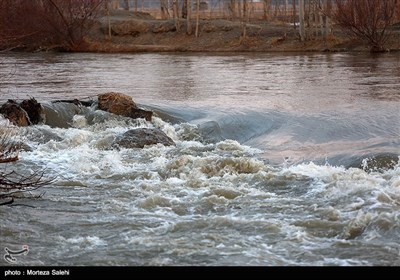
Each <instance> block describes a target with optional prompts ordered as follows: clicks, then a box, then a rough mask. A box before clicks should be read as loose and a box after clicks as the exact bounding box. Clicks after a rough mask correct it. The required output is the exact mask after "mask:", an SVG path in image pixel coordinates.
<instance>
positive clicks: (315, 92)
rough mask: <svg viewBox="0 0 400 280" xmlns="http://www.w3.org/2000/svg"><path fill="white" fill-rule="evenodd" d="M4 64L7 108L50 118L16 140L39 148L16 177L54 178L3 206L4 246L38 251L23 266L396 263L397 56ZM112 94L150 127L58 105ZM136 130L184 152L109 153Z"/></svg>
mask: <svg viewBox="0 0 400 280" xmlns="http://www.w3.org/2000/svg"><path fill="white" fill-rule="evenodd" d="M0 64H1V68H0V99H1V101H2V102H4V101H5V100H6V99H8V98H13V99H24V98H27V97H34V98H36V99H37V100H38V101H40V102H42V103H43V104H44V105H45V106H46V108H47V111H46V112H47V115H46V117H47V121H48V122H47V123H46V124H43V125H37V126H33V127H29V128H19V129H18V131H17V136H15V137H16V138H18V139H22V140H23V141H24V142H25V143H27V144H28V145H29V146H30V147H31V149H30V150H25V151H22V152H21V153H20V160H19V161H18V162H16V163H13V164H8V165H7V166H6V167H5V168H7V169H9V170H17V171H18V172H20V173H24V172H28V173H26V174H29V172H33V171H34V170H42V169H45V170H46V176H47V177H49V178H54V179H55V181H54V182H53V183H52V184H50V185H49V186H46V187H43V188H40V189H39V190H37V191H35V192H34V194H43V195H42V197H40V198H37V199H33V198H31V197H29V196H28V195H26V194H25V195H24V196H23V197H21V198H20V199H18V200H17V201H16V202H15V205H14V206H11V207H8V206H3V207H0V216H1V219H2V222H1V224H0V230H1V234H0V249H1V250H4V249H3V247H8V248H10V249H11V248H14V249H15V250H16V249H21V246H22V245H28V246H29V253H28V254H26V255H21V256H18V257H17V259H18V264H19V265H123V266H125V265H134V266H136V265H140V266H141V265H146V266H147V265H184V266H186V265H196V266H197V265H201V266H215V265H218V266H220V265H251V266H259V265H262V266H265V265H266V266H271V265H273V266H276V265H278V266H279V265H285V266H286V265H301V266H303V265H317V266H327V265H338V266H342V265H350V266H352V265H362V266H371V265H390V266H392V265H400V243H399V242H398V236H399V235H400V163H399V156H400V125H399V124H400V90H399V88H400V56H399V55H398V54H384V55H377V56H373V55H370V54H357V53H326V54H312V53H302V54H301V53H299V54H297V53H291V54H279V53H273V54H260V53H255V54H252V53H243V54H241V53H239V54H237V53H236V54H219V53H215V54H201V53H196V54H181V53H179V54H150V53H148V54H92V53H76V54H69V53H35V54H29V53H1V54H0ZM109 91H116V92H122V93H125V94H129V95H130V96H132V97H133V98H134V100H135V102H137V103H138V104H139V106H141V107H143V108H145V109H150V110H153V111H154V112H155V116H154V117H153V119H152V121H151V122H146V121H144V120H130V119H125V118H122V117H116V116H110V115H104V114H101V113H100V112H99V111H95V110H94V109H93V108H91V109H86V110H82V111H79V110H78V111H77V110H76V108H75V109H71V108H72V107H71V106H70V105H65V104H64V105H63V104H60V103H56V104H53V103H51V102H50V101H51V100H56V99H73V98H78V99H84V100H91V99H92V100H96V95H97V94H99V93H105V92H109ZM50 112H52V114H50ZM57 118H58V119H59V120H54V119H57ZM58 124H59V125H58ZM136 127H157V128H160V129H162V130H163V131H164V132H165V133H166V134H167V135H169V136H170V137H171V138H172V139H173V140H174V141H175V142H176V146H171V147H164V146H162V145H155V146H150V147H146V148H144V149H120V150H116V149H110V143H111V142H112V140H113V139H114V138H115V137H116V136H117V135H119V134H121V133H123V132H125V131H127V130H129V129H133V128H136ZM37 135H42V136H43V135H45V136H46V137H44V136H43V137H42V138H41V137H38V136H37ZM0 263H3V265H4V264H6V262H5V260H3V259H2V260H1V261H0Z"/></svg>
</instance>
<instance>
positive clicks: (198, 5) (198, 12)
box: [195, 0, 200, 37]
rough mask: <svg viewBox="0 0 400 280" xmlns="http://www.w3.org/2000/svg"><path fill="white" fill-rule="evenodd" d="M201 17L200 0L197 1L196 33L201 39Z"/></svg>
mask: <svg viewBox="0 0 400 280" xmlns="http://www.w3.org/2000/svg"><path fill="white" fill-rule="evenodd" d="M199 17H200V0H196V31H195V36H196V37H199Z"/></svg>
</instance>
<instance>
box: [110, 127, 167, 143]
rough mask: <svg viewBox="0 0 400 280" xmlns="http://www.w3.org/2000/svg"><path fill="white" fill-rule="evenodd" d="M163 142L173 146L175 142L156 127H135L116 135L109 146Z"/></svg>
mask: <svg viewBox="0 0 400 280" xmlns="http://www.w3.org/2000/svg"><path fill="white" fill-rule="evenodd" d="M158 143H160V144H163V145H164V146H174V145H175V142H174V141H173V140H172V139H171V138H170V137H168V136H167V135H166V134H165V133H164V132H163V131H161V130H160V129H156V128H137V129H132V130H128V131H127V132H125V133H124V134H122V135H120V136H118V137H117V138H116V139H115V140H114V141H113V143H112V144H111V147H113V148H118V147H121V148H143V147H144V146H147V145H155V144H158Z"/></svg>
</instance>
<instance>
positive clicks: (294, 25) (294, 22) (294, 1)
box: [293, 0, 296, 29]
mask: <svg viewBox="0 0 400 280" xmlns="http://www.w3.org/2000/svg"><path fill="white" fill-rule="evenodd" d="M293 28H294V29H296V0H293Z"/></svg>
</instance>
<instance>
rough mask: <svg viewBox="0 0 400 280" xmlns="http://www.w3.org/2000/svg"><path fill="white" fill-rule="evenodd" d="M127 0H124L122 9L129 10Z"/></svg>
mask: <svg viewBox="0 0 400 280" xmlns="http://www.w3.org/2000/svg"><path fill="white" fill-rule="evenodd" d="M129 8H130V7H129V0H124V10H126V11H129Z"/></svg>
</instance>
